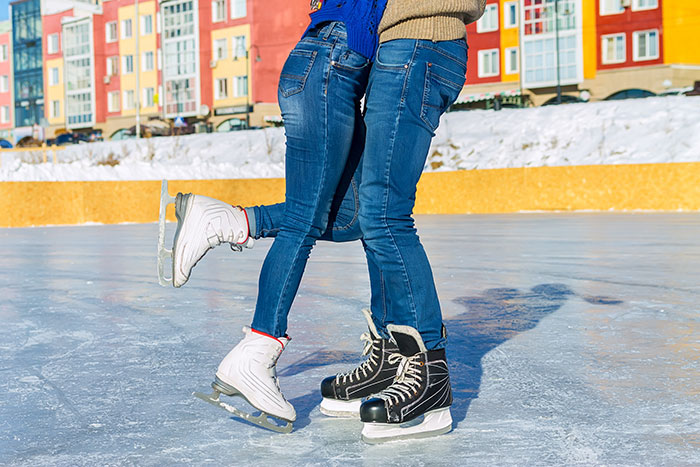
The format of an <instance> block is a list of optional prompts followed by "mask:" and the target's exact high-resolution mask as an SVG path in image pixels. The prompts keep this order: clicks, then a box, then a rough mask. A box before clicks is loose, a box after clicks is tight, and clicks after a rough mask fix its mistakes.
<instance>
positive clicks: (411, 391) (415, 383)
mask: <svg viewBox="0 0 700 467" xmlns="http://www.w3.org/2000/svg"><path fill="white" fill-rule="evenodd" d="M388 361H389V363H392V364H395V363H397V362H398V363H399V369H398V372H397V374H396V379H395V380H394V382H393V383H392V385H391V386H389V387H388V388H386V389H385V390H383V391H382V392H380V393H379V394H377V395H376V397H379V398H381V399H384V400H385V401H388V402H389V404H392V405H394V404H398V403H399V399H401V402H405V401H406V399H407V398H409V397H411V395H417V394H418V389H420V384H421V381H423V377H422V376H421V372H420V369H419V367H421V366H423V362H422V361H420V354H418V355H414V356H412V357H405V356H403V355H401V354H400V353H393V354H391V355H389V359H388Z"/></svg>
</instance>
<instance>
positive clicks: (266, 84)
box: [248, 0, 310, 103]
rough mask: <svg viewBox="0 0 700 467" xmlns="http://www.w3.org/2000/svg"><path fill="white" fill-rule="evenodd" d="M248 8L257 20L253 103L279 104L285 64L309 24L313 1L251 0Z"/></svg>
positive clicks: (255, 27) (255, 23) (255, 22)
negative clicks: (310, 2)
mask: <svg viewBox="0 0 700 467" xmlns="http://www.w3.org/2000/svg"><path fill="white" fill-rule="evenodd" d="M248 7H249V11H250V10H252V14H253V18H252V20H254V22H253V24H252V26H251V27H252V31H251V36H252V40H251V45H250V48H251V61H252V64H253V72H252V74H253V96H252V97H253V99H252V102H254V103H258V102H269V103H276V102H277V84H278V82H279V76H280V72H281V71H282V66H283V65H284V62H285V61H286V60H287V56H288V55H289V52H290V51H291V50H292V48H294V46H295V45H296V43H297V42H298V41H299V39H300V38H301V35H302V34H303V33H304V31H305V30H306V27H307V26H308V25H309V12H310V10H309V2H296V1H294V2H279V1H277V0H255V1H250V0H249V1H248ZM257 57H259V60H258V59H257Z"/></svg>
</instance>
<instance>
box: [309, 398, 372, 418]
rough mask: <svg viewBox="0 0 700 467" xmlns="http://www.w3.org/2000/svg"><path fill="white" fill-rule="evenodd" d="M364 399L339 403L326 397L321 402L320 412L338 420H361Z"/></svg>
mask: <svg viewBox="0 0 700 467" xmlns="http://www.w3.org/2000/svg"><path fill="white" fill-rule="evenodd" d="M361 405H362V399H355V400H351V401H339V400H336V399H328V398H326V397H324V398H323V400H322V401H321V406H320V407H319V410H320V411H321V413H322V414H323V415H327V416H329V417H336V418H360V406H361Z"/></svg>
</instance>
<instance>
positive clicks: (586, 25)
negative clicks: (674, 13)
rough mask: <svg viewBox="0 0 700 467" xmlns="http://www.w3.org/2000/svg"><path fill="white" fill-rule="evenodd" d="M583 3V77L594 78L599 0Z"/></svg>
mask: <svg viewBox="0 0 700 467" xmlns="http://www.w3.org/2000/svg"><path fill="white" fill-rule="evenodd" d="M664 1H666V0H664ZM581 3H582V12H581V25H582V27H583V79H593V78H595V76H596V70H597V69H598V38H597V32H598V31H597V28H596V18H597V16H596V11H597V10H596V4H597V2H594V1H589V0H584V1H582V2H581ZM630 47H631V46H630Z"/></svg>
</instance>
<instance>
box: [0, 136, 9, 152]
mask: <svg viewBox="0 0 700 467" xmlns="http://www.w3.org/2000/svg"><path fill="white" fill-rule="evenodd" d="M0 149H12V143H10V142H9V141H8V140H6V139H5V138H0Z"/></svg>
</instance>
